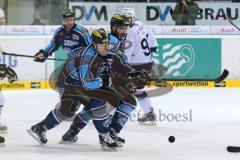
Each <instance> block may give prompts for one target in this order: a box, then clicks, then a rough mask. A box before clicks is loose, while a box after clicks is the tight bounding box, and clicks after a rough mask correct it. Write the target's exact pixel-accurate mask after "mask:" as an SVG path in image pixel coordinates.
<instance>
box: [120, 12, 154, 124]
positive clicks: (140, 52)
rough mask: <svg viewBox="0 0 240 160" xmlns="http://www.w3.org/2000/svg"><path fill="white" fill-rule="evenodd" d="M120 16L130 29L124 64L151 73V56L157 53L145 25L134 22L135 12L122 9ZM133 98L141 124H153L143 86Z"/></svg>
mask: <svg viewBox="0 0 240 160" xmlns="http://www.w3.org/2000/svg"><path fill="white" fill-rule="evenodd" d="M122 14H123V15H124V16H126V17H127V18H128V21H129V24H130V27H129V29H128V30H127V37H126V41H127V42H130V44H131V47H127V48H126V49H125V51H124V57H125V62H126V63H128V64H130V65H131V66H132V67H133V68H135V69H136V70H142V69H144V70H146V71H149V72H151V70H152V66H153V54H154V53H156V51H157V42H156V39H155V37H154V35H153V33H152V31H150V30H149V29H148V27H147V26H146V25H144V24H143V23H141V22H140V21H135V10H134V9H132V8H124V9H123V11H122ZM135 96H136V97H137V99H138V102H139V105H140V106H141V108H142V110H143V112H144V114H143V116H142V117H139V118H138V121H139V122H141V123H145V122H152V123H153V124H155V121H156V117H155V114H154V111H153V106H152V103H151V100H150V98H149V97H148V96H147V93H146V91H145V90H144V86H142V87H139V88H138V90H137V92H136V93H135Z"/></svg>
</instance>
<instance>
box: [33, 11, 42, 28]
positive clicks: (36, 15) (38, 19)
mask: <svg viewBox="0 0 240 160" xmlns="http://www.w3.org/2000/svg"><path fill="white" fill-rule="evenodd" d="M30 25H45V24H44V23H42V22H41V16H40V13H39V12H38V11H36V12H35V13H34V15H33V23H31V24H30Z"/></svg>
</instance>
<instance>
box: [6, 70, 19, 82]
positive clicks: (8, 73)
mask: <svg viewBox="0 0 240 160" xmlns="http://www.w3.org/2000/svg"><path fill="white" fill-rule="evenodd" d="M6 77H7V78H8V82H9V83H13V82H14V81H17V80H18V78H17V74H16V72H15V71H14V70H13V69H12V68H10V67H7V68H6Z"/></svg>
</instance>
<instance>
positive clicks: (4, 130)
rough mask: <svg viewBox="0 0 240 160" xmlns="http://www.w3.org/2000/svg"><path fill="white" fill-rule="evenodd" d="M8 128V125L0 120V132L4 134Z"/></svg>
mask: <svg viewBox="0 0 240 160" xmlns="http://www.w3.org/2000/svg"><path fill="white" fill-rule="evenodd" d="M7 130H8V127H7V126H6V125H4V124H2V123H1V122H0V133H1V134H6V133H7Z"/></svg>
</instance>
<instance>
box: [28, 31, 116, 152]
mask: <svg viewBox="0 0 240 160" xmlns="http://www.w3.org/2000/svg"><path fill="white" fill-rule="evenodd" d="M92 38H93V41H92V44H90V45H89V46H88V47H86V48H85V49H84V50H83V51H82V52H81V53H79V56H77V57H74V58H72V59H70V60H69V61H68V62H67V65H66V66H65V67H64V68H63V70H64V72H63V73H64V74H63V76H64V77H65V78H64V82H63V83H64V92H63V95H62V96H61V104H60V107H59V108H55V109H53V110H52V111H51V112H50V113H49V114H48V115H47V117H46V118H45V119H44V120H43V121H41V122H39V123H38V124H36V125H33V126H32V127H31V129H29V130H28V133H29V134H30V135H31V136H32V137H33V138H34V139H36V140H37V141H38V142H39V143H40V144H45V143H47V138H46V135H45V134H46V131H47V130H50V129H52V128H54V127H56V126H57V125H58V124H60V123H61V122H62V121H64V120H68V119H70V118H72V117H74V116H75V114H74V112H75V111H76V109H77V108H78V102H79V101H81V103H82V104H83V105H84V106H85V108H84V109H85V110H86V112H88V110H89V109H90V110H91V111H90V112H91V115H89V114H84V117H78V116H76V117H75V118H80V120H81V118H84V119H89V116H91V117H93V124H94V125H95V127H96V129H97V131H98V133H99V138H100V140H101V142H102V143H104V144H106V146H107V147H109V148H115V147H117V144H116V142H115V141H114V140H113V139H112V138H111V137H110V135H109V134H110V129H109V120H108V111H107V109H106V101H105V100H103V99H105V98H107V99H108V100H109V102H110V103H111V102H113V103H112V105H113V106H116V105H118V103H119V102H118V101H119V100H118V98H117V96H115V95H113V94H112V92H107V90H106V89H104V81H103V80H102V77H101V74H100V72H101V70H102V69H104V65H106V64H105V63H103V62H105V60H106V59H105V58H106V55H107V53H108V50H107V47H108V44H109V35H108V33H106V32H105V30H104V29H99V30H95V31H93V33H92ZM114 99H116V100H114ZM113 100H114V101H113ZM84 122H85V121H84Z"/></svg>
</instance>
